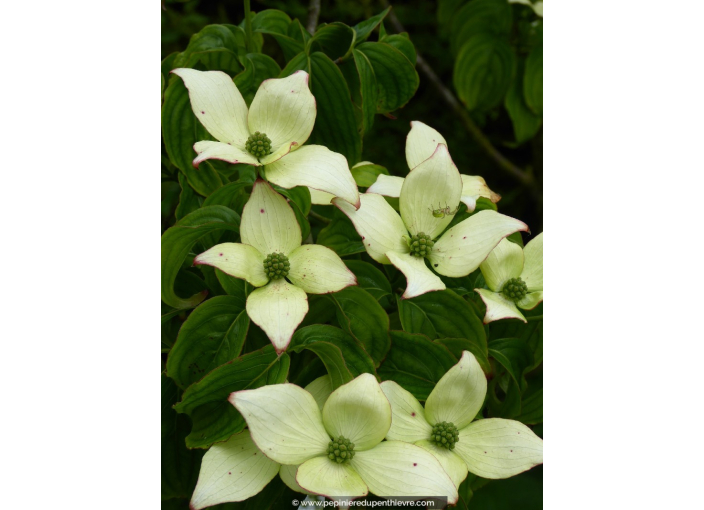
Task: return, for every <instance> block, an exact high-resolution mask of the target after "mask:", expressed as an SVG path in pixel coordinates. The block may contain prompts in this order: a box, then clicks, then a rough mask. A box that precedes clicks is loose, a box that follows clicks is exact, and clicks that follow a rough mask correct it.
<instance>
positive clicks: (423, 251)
mask: <svg viewBox="0 0 704 510" xmlns="http://www.w3.org/2000/svg"><path fill="white" fill-rule="evenodd" d="M434 244H435V243H434V242H433V240H432V239H431V238H430V236H427V235H425V234H424V233H423V232H418V233H417V234H416V235H414V236H411V240H410V241H409V247H410V248H411V255H413V256H414V257H427V256H428V255H430V249H431V248H432V247H433V245H434Z"/></svg>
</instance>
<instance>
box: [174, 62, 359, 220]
mask: <svg viewBox="0 0 704 510" xmlns="http://www.w3.org/2000/svg"><path fill="white" fill-rule="evenodd" d="M172 73H174V74H176V75H177V76H180V77H181V79H182V80H183V82H184V84H185V85H186V88H187V89H188V95H189V97H190V99H191V107H192V108H193V113H194V114H195V116H196V118H197V119H198V120H199V121H200V123H201V124H203V127H205V129H206V130H207V131H208V133H210V134H211V135H213V137H214V138H215V139H216V140H218V141H217V142H214V141H209V140H204V141H200V142H197V143H196V144H195V145H194V146H193V149H194V150H195V151H196V152H197V153H198V156H197V157H196V158H195V159H194V160H193V166H195V167H196V168H198V164H199V163H200V162H201V161H205V160H206V159H219V160H222V161H227V162H228V163H232V164H235V163H244V164H247V165H253V166H262V165H264V166H265V168H264V174H265V175H266V179H267V180H268V181H269V182H273V183H275V184H278V185H279V186H281V187H283V188H293V187H294V186H308V187H310V188H314V189H316V190H320V191H324V192H327V193H332V194H333V195H335V196H336V197H340V198H342V199H344V200H347V201H348V202H349V203H351V204H353V205H354V206H355V207H359V191H358V190H357V185H356V184H355V182H354V179H353V178H352V174H351V173H350V170H349V166H348V164H347V160H346V159H345V157H344V156H343V155H342V154H338V153H336V152H332V151H331V150H329V149H328V148H327V147H323V146H322V145H306V146H303V144H304V143H305V142H306V140H308V137H309V136H310V134H311V132H312V131H313V125H314V124H315V117H316V113H317V110H316V105H315V98H314V97H313V94H311V92H310V89H309V88H308V73H306V72H305V71H296V72H295V73H293V74H292V75H291V76H288V77H286V78H279V79H270V80H265V81H263V82H262V84H261V85H260V86H259V89H258V90H257V93H256V95H255V96H254V99H253V100H252V104H251V106H250V107H249V108H247V104H246V103H245V101H244V98H243V97H242V94H241V93H240V91H239V90H238V89H237V86H236V85H235V84H234V82H233V81H232V78H230V77H229V76H228V75H227V74H225V73H223V72H221V71H198V70H196V69H186V68H182V69H174V70H173V71H172Z"/></svg>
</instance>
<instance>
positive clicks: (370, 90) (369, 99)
mask: <svg viewBox="0 0 704 510" xmlns="http://www.w3.org/2000/svg"><path fill="white" fill-rule="evenodd" d="M353 56H354V64H355V67H356V69H357V76H358V78H359V84H360V87H359V94H360V101H361V111H362V136H364V135H365V134H366V133H368V132H369V130H371V128H372V126H373V125H374V115H376V104H377V83H376V75H375V74H374V69H373V68H372V63H371V62H370V61H369V58H367V56H366V55H365V54H364V53H362V52H361V51H359V50H356V49H355V50H354V51H353ZM370 186H371V184H370Z"/></svg>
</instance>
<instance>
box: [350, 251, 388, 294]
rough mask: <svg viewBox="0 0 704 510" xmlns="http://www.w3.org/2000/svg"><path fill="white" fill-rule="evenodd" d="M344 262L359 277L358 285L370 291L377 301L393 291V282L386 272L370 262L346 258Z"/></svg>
mask: <svg viewBox="0 0 704 510" xmlns="http://www.w3.org/2000/svg"><path fill="white" fill-rule="evenodd" d="M343 262H344V263H345V265H347V267H348V268H349V270H350V271H352V272H353V273H354V275H355V276H356V277H357V285H359V286H360V287H361V288H363V289H364V290H366V291H367V292H369V294H371V295H372V296H374V298H375V299H376V300H377V301H379V300H380V299H381V298H383V297H384V296H388V295H390V294H391V293H392V290H391V284H390V283H389V281H388V280H387V279H386V276H384V273H382V272H381V271H380V270H379V269H377V268H376V267H375V266H373V265H372V264H370V263H369V262H362V261H361V260H345V261H343Z"/></svg>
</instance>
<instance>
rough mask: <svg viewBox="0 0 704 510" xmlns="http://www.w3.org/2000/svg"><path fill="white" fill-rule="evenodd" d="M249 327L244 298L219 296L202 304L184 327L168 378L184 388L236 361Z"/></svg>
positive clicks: (172, 358) (169, 365)
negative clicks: (216, 369) (204, 375)
mask: <svg viewBox="0 0 704 510" xmlns="http://www.w3.org/2000/svg"><path fill="white" fill-rule="evenodd" d="M248 328H249V317H248V316H247V312H246V311H245V299H243V298H242V297H235V296H217V297H214V298H212V299H209V300H207V301H206V302H205V303H202V304H201V305H200V306H198V308H196V309H195V310H193V312H192V313H191V315H189V316H188V319H186V322H184V323H183V325H182V326H181V330H180V331H179V333H178V338H177V339H176V344H175V345H174V347H173V349H171V352H170V354H169V358H168V360H167V363H166V370H167V372H168V374H169V377H171V378H172V379H173V380H174V381H176V384H178V385H179V386H180V387H181V388H183V389H185V388H187V387H188V386H190V385H191V384H193V383H194V382H196V381H198V380H200V379H201V378H202V377H203V374H206V373H208V372H210V371H211V370H213V369H215V368H216V367H219V366H220V365H222V364H224V363H227V362H228V361H230V360H233V359H235V358H236V357H237V356H239V355H240V351H241V350H242V346H243V345H244V340H245V337H246V336H247V330H248Z"/></svg>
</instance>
